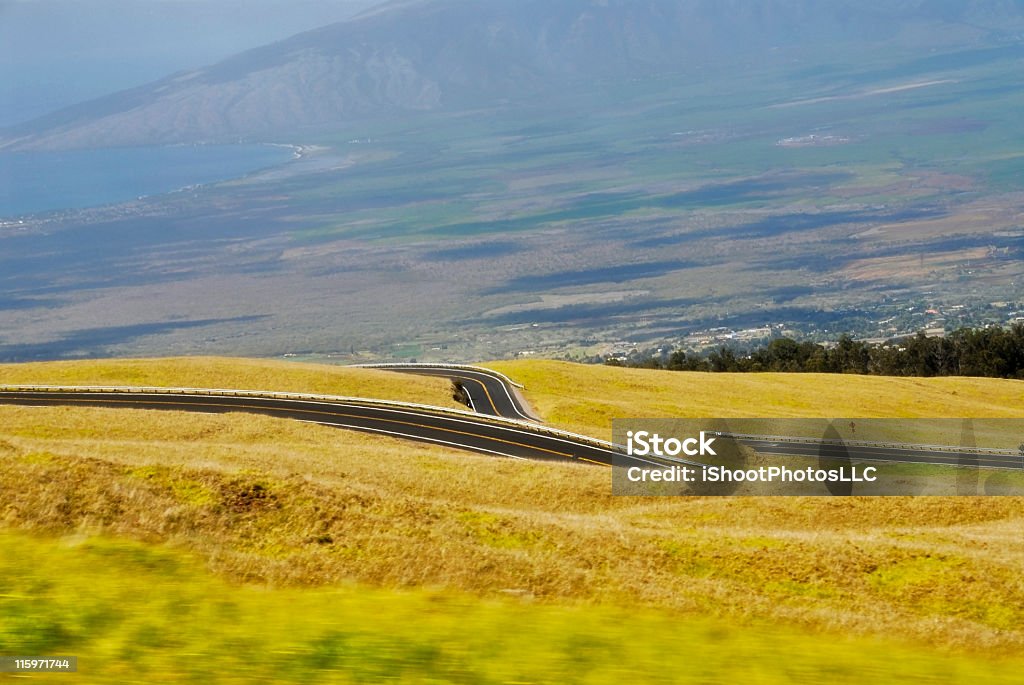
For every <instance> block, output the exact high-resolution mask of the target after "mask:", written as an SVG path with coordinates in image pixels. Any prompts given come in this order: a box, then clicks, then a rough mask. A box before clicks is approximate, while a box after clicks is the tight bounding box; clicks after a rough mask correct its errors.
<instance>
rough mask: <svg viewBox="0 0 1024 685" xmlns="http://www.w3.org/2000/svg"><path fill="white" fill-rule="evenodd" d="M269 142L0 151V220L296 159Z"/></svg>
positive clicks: (107, 201) (228, 176) (121, 199)
mask: <svg viewBox="0 0 1024 685" xmlns="http://www.w3.org/2000/svg"><path fill="white" fill-rule="evenodd" d="M292 156H293V151H292V150H291V149H290V148H286V147H275V146H269V145H180V146H172V147H139V148H115V149H105V150H74V151H70V152H10V153H8V152H0V218H8V219H9V218H11V217H16V216H21V215H26V214H34V213H39V212H48V211H53V210H61V209H82V208H85V207H95V206H100V205H107V204H113V203H117V202H125V201H128V200H134V199H136V198H138V197H140V196H144V195H158V194H161V193H167V192H171V191H174V190H178V189H180V188H185V187H187V186H192V185H199V184H205V183H212V182H214V181H223V180H227V179H232V178H238V177H240V176H244V175H246V174H249V173H252V172H254V171H257V170H260V169H264V168H267V167H272V166H277V165H279V164H283V163H284V162H287V161H288V160H290V159H292Z"/></svg>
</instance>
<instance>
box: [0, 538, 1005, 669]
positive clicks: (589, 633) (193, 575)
mask: <svg viewBox="0 0 1024 685" xmlns="http://www.w3.org/2000/svg"><path fill="white" fill-rule="evenodd" d="M0 588H2V589H3V591H2V592H0V616H2V617H3V620H2V621H0V652H2V653H7V654H29V653H31V654H75V655H77V656H78V658H79V661H78V663H79V673H78V676H77V677H78V678H83V679H85V680H88V681H89V682H96V683H121V682H127V681H129V680H130V681H135V682H154V681H157V680H160V681H174V682H186V683H193V682H194V683H219V682H226V683H227V682H230V683H237V682H280V683H292V682H318V683H371V682H382V681H385V680H386V681H393V682H400V683H439V682H452V683H479V684H490V683H495V684H497V683H511V682H536V683H554V682H557V683H588V684H594V685H598V684H601V683H619V682H622V681H623V679H626V678H628V679H629V680H630V681H632V682H649V683H734V682H757V683H763V684H765V685H772V684H774V683H818V682H830V683H840V684H842V683H861V682H866V681H870V682H878V683H888V682H892V683H896V682H907V681H909V680H913V681H915V682H943V683H976V682H986V683H1011V682H1017V674H1019V672H1020V668H1021V666H1022V664H1021V663H1020V662H1019V661H1016V660H993V659H991V658H985V659H983V658H979V657H975V656H971V655H963V654H936V653H934V652H932V651H931V650H930V649H928V648H926V647H914V646H908V645H900V644H898V643H896V642H891V641H882V640H851V639H848V638H844V637H841V636H833V635H811V634H806V633H799V632H794V631H790V630H785V629H779V628H777V627H775V628H768V627H766V626H764V627H763V626H759V625H744V626H735V625H734V626H728V625H726V624H723V623H721V622H717V621H712V620H698V619H690V618H687V619H681V618H680V617H678V616H674V615H672V614H670V613H664V612H658V611H653V610H647V609H644V610H637V609H628V610H627V609H624V608H616V607H571V606H559V605H544V604H534V603H529V602H523V601H518V600H512V599H508V600H487V601H481V600H477V599H473V598H470V597H467V596H464V595H460V594H456V593H447V592H443V591H426V590H415V591H393V590H377V589H368V588H363V587H340V588H336V589H320V590H294V589H293V590H281V589H270V588H259V587H251V586H233V585H229V584H227V583H225V582H223V581H220V580H218V579H216V578H213V577H211V576H210V575H208V574H207V573H206V572H205V571H204V570H203V569H202V568H201V567H200V566H199V565H198V564H197V563H196V562H195V561H194V560H192V559H191V558H189V557H187V556H185V555H183V554H181V553H179V552H175V551H172V550H168V549H165V548H159V547H150V546H145V545H141V544H136V543H128V542H123V541H119V540H111V539H105V538H91V539H87V540H67V541H63V542H62V541H57V540H50V539H39V538H32V537H27V536H24V535H13V534H4V535H0ZM683 646H685V648H682V647H683ZM695 655H699V658H694V657H695ZM868 655H869V656H868Z"/></svg>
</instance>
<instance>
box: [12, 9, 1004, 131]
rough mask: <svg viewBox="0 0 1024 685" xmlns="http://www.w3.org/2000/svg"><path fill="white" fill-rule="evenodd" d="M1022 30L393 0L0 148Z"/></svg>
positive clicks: (917, 18)
mask: <svg viewBox="0 0 1024 685" xmlns="http://www.w3.org/2000/svg"><path fill="white" fill-rule="evenodd" d="M1020 29H1024V2H1021V1H1019V0H995V1H992V2H981V1H980V0H971V1H970V2H959V3H957V2H950V1H947V0H902V1H897V2H888V3H883V2H879V1H878V0H869V1H867V2H864V1H862V2H852V1H850V0H828V1H824V0H815V1H811V0H764V1H763V2H755V1H754V0H718V1H716V2H713V1H711V0H634V1H631V2H627V1H626V0H559V1H558V2H549V1H543V0H518V1H517V2H511V1H510V0H411V1H410V0H398V2H394V3H387V4H385V5H382V6H379V7H375V8H371V9H369V10H367V11H365V12H363V13H361V14H359V15H357V16H356V17H353V18H352V19H349V20H346V21H343V22H339V23H336V24H331V25H328V26H325V27H322V28H319V29H314V30H312V31H308V32H305V33H300V34H297V35H295V36H292V37H290V38H286V39H284V40H282V41H279V42H276V43H272V44H269V45H266V46H262V47H258V48H255V49H252V50H248V51H246V52H243V53H239V54H238V55H235V56H233V57H229V58H227V59H225V60H223V61H221V62H218V63H216V64H214V65H211V66H209V67H206V68H203V69H198V70H193V71H188V72H181V73H178V74H173V75H170V76H168V77H166V78H164V79H161V80H159V81H156V82H154V83H151V84H149V85H145V86H142V87H139V88H134V89H131V90H127V91H122V92H119V93H115V94H112V95H108V96H105V97H103V98H99V99H97V100H93V101H90V102H86V103H82V104H80V105H76V106H74V107H71V108H67V109H64V110H61V111H59V112H56V113H53V114H50V115H48V116H45V117H41V118H40V119H37V120H34V121H31V122H28V123H26V124H22V125H19V126H16V127H13V128H10V129H7V130H4V131H0V149H4V148H8V149H12V148H14V149H17V148H36V149H47V148H49V149H53V148H82V147H105V146H119V145H147V144H174V143H197V142H236V141H238V140H246V141H266V140H270V139H274V138H279V137H280V136H281V135H286V134H290V133H294V132H295V131H297V130H303V129H305V130H310V129H313V130H321V129H325V128H332V127H334V128H336V127H339V126H342V125H344V124H345V123H346V122H352V121H356V120H359V119H365V118H377V117H387V116H394V115H401V114H409V113H415V112H422V111H436V110H442V109H459V108H470V107H476V106H481V105H492V104H494V103H497V102H501V101H502V100H506V99H512V100H515V99H524V98H529V97H537V96H538V95H540V94H543V93H545V92H555V91H557V90H558V89H559V88H562V87H565V86H566V85H567V84H581V83H582V84H584V85H587V84H594V83H598V82H600V81H602V80H608V79H629V78H638V77H645V76H651V75H657V74H663V73H669V72H678V71H685V70H699V69H701V68H704V67H706V66H707V65H713V64H721V63H723V62H728V61H736V60H741V59H743V58H749V57H750V56H760V57H762V58H764V59H780V58H787V57H788V56H789V54H790V52H791V51H797V50H811V49H813V50H819V51H826V50H830V49H833V46H834V45H837V44H841V43H844V42H845V43H854V42H859V43H862V44H865V45H871V44H876V43H883V42H893V41H895V42H899V43H900V44H907V45H915V44H918V43H920V42H922V41H923V42H924V43H926V44H927V43H928V42H931V43H933V44H936V43H938V44H942V45H944V46H947V47H948V46H952V47H956V46H959V45H976V44H978V43H983V42H985V41H991V39H992V38H993V36H995V37H1002V36H1011V35H1012V32H1013V31H1014V30H1020Z"/></svg>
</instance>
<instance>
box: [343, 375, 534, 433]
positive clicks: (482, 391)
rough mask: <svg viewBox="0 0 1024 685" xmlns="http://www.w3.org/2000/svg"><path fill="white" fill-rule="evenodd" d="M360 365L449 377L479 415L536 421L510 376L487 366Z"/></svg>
mask: <svg viewBox="0 0 1024 685" xmlns="http://www.w3.org/2000/svg"><path fill="white" fill-rule="evenodd" d="M360 367H361V368H368V369H382V370H384V371H397V372H399V373H415V374H418V375H421V376H440V377H442V378H449V379H451V380H452V381H456V382H458V383H460V384H461V385H462V387H463V389H464V390H465V391H466V394H467V396H468V397H469V401H470V408H471V409H473V411H475V412H477V413H479V414H486V415H488V416H503V417H505V418H507V419H520V420H523V421H537V417H535V416H532V415H531V414H530V412H529V411H528V410H527V409H526V407H524V406H523V402H522V400H521V399H520V397H519V394H518V392H517V391H516V389H515V387H513V385H512V383H511V382H510V381H509V379H508V378H507V377H506V376H504V375H502V374H499V373H497V372H495V371H491V370H490V369H484V368H480V367H471V366H460V365H452V366H448V365H443V364H361V365H360Z"/></svg>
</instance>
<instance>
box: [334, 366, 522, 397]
mask: <svg viewBox="0 0 1024 685" xmlns="http://www.w3.org/2000/svg"><path fill="white" fill-rule="evenodd" d="M409 366H413V367H416V366H419V367H422V368H424V369H459V370H462V371H478V372H480V373H485V374H487V375H488V376H493V377H495V378H497V379H498V380H500V381H502V382H504V383H508V384H509V385H511V386H514V387H516V388H519V389H520V390H523V389H525V388H526V386H525V385H523V384H522V383H517V382H515V381H514V380H512V379H511V378H509V377H508V376H506V375H505V374H503V373H502V372H501V371H495V370H494V369H488V368H485V367H483V366H473V365H472V364H441V363H434V362H422V363H420V362H416V363H408V364H403V363H401V362H385V363H382V364H352V365H350V366H349V367H347V368H356V369H389V368H395V367H409Z"/></svg>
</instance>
